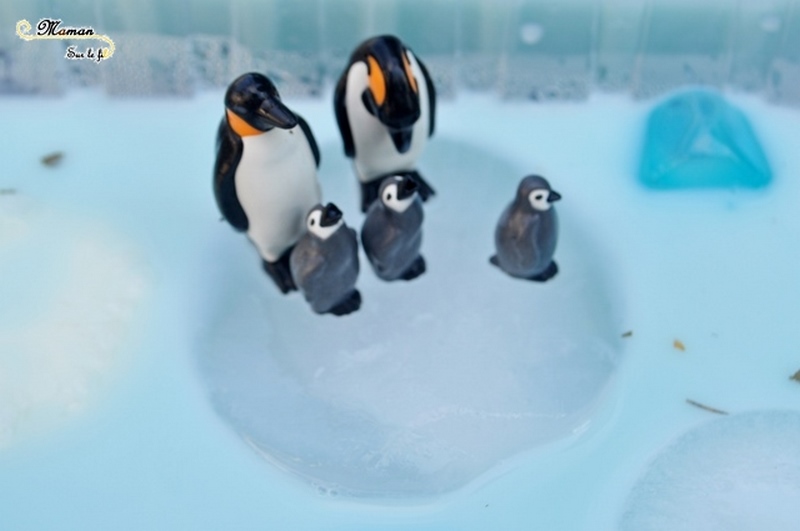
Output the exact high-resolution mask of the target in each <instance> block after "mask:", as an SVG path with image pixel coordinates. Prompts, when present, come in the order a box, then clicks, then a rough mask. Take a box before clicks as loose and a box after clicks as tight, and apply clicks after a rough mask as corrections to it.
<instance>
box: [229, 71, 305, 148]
mask: <svg viewBox="0 0 800 531" xmlns="http://www.w3.org/2000/svg"><path fill="white" fill-rule="evenodd" d="M225 108H226V110H227V118H228V124H229V125H230V126H231V129H233V130H234V132H236V134H238V135H239V136H250V135H257V134H260V133H265V132H267V131H269V130H270V129H272V128H273V127H278V128H280V129H291V128H292V127H294V126H296V125H297V124H298V121H297V117H296V116H295V114H294V113H293V112H292V111H290V110H289V108H288V107H286V105H284V104H283V102H281V97H280V95H279V94H278V89H276V88H275V85H273V84H272V81H270V80H269V78H268V77H267V76H264V75H262V74H258V73H255V72H251V73H249V74H244V75H242V76H239V77H238V78H236V79H235V80H234V81H233V83H231V84H230V86H229V87H228V91H227V92H226V93H225Z"/></svg>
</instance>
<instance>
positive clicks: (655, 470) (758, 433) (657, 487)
mask: <svg viewBox="0 0 800 531" xmlns="http://www.w3.org/2000/svg"><path fill="white" fill-rule="evenodd" d="M798 507H800V413H797V412H790V411H764V412H756V413H747V414H741V415H736V416H733V417H729V418H723V419H720V420H716V421H714V422H710V423H708V424H705V425H703V426H700V427H699V428H696V429H694V430H692V431H690V432H689V433H687V434H686V435H684V436H682V437H680V438H679V439H678V440H677V441H676V442H675V443H674V444H672V445H671V446H669V447H668V448H667V449H666V450H664V451H663V452H662V453H661V454H660V455H659V456H658V457H657V458H656V459H655V460H654V461H653V463H652V464H651V465H650V466H649V467H648V469H647V471H646V472H645V474H644V475H643V476H642V478H641V479H640V480H639V481H638V483H637V484H636V485H635V486H634V488H633V490H632V491H631V494H630V496H629V498H628V502H627V506H626V511H625V513H624V515H623V517H622V521H621V525H620V529H622V530H631V531H633V530H636V531H648V530H651V529H652V530H656V529H659V530H660V529H703V530H704V531H716V530H719V531H736V530H743V531H744V530H750V529H769V530H770V531H792V530H795V529H797V528H798V526H799V525H800V519H799V518H800V516H798V515H800V513H798Z"/></svg>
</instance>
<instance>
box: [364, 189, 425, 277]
mask: <svg viewBox="0 0 800 531" xmlns="http://www.w3.org/2000/svg"><path fill="white" fill-rule="evenodd" d="M423 217H424V216H423V211H422V201H421V200H420V198H419V194H418V193H417V184H416V183H415V182H414V180H413V179H412V178H411V177H410V176H407V175H394V176H392V177H387V178H386V179H384V180H383V182H382V183H381V186H380V190H379V192H378V200H377V201H373V202H372V204H371V205H370V207H369V209H368V210H367V218H366V219H365V220H364V225H363V226H362V227H361V243H362V244H363V245H364V251H365V252H366V253H367V258H368V259H369V262H370V264H372V269H373V270H374V271H375V274H376V275H378V277H380V278H382V279H383V280H412V279H414V278H417V277H418V276H420V275H421V274H422V273H424V272H425V259H424V258H423V257H422V256H421V255H420V254H419V250H420V247H421V246H422V220H423Z"/></svg>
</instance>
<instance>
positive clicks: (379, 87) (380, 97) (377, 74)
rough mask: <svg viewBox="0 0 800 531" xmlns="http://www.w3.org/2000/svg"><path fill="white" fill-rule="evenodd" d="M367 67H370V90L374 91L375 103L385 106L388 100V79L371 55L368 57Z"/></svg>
mask: <svg viewBox="0 0 800 531" xmlns="http://www.w3.org/2000/svg"><path fill="white" fill-rule="evenodd" d="M367 65H369V90H370V91H372V97H373V98H375V103H377V104H378V105H383V102H384V101H385V100H386V78H384V77H383V70H381V67H380V65H379V64H378V61H377V60H375V58H374V57H372V56H371V55H368V56H367Z"/></svg>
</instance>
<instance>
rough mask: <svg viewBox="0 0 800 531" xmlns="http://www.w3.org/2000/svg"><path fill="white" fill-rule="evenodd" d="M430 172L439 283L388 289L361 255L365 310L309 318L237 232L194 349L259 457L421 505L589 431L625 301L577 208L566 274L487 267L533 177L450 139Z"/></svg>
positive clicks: (430, 275) (344, 201) (569, 229)
mask: <svg viewBox="0 0 800 531" xmlns="http://www.w3.org/2000/svg"><path fill="white" fill-rule="evenodd" d="M425 174H426V176H427V177H428V178H429V180H430V182H432V183H433V185H434V187H436V188H437V190H438V195H437V196H436V197H435V198H434V199H433V200H432V201H430V202H429V203H427V204H426V207H425V209H426V220H425V223H424V227H423V235H424V236H423V250H422V254H423V255H424V256H425V258H426V261H427V263H428V271H427V272H426V273H425V274H424V275H423V276H422V277H420V278H419V279H417V280H414V281H411V282H394V283H385V282H382V281H380V280H378V279H377V278H376V277H375V276H374V274H373V273H372V271H371V269H370V268H369V265H368V263H367V262H366V260H365V258H364V256H363V253H362V257H361V262H362V272H361V276H360V278H359V281H358V288H359V289H360V291H361V293H362V296H363V299H364V303H363V306H362V308H361V310H359V311H358V312H356V313H354V314H352V315H349V316H346V317H341V318H336V317H332V316H319V315H315V314H313V313H312V312H311V311H310V309H309V308H308V307H307V305H306V304H305V303H304V302H303V300H302V298H301V297H300V296H299V295H296V294H294V295H292V296H289V297H283V296H280V295H278V294H277V292H276V290H275V289H274V287H273V286H272V285H271V284H270V283H269V282H268V281H267V279H266V278H265V277H264V275H263V273H261V272H260V270H259V268H258V263H257V259H256V257H255V256H254V255H252V250H251V249H249V248H244V247H245V245H244V242H243V241H241V240H238V239H236V238H234V237H233V234H228V233H226V234H224V235H223V236H222V238H224V243H220V245H223V246H224V249H214V250H213V253H214V255H215V256H227V257H229V260H227V262H228V266H227V268H226V269H222V270H221V271H220V272H219V273H218V275H219V276H218V278H216V279H214V281H213V282H211V284H213V285H217V286H218V290H219V294H218V297H217V299H216V300H212V301H211V304H210V306H211V307H214V308H215V312H214V314H213V317H212V318H211V319H210V322H209V327H208V330H207V336H204V338H203V340H202V346H201V347H200V351H201V367H202V373H203V375H204V378H205V380H206V381H207V383H208V385H209V387H210V389H211V392H212V396H213V400H214V403H215V405H216V408H217V409H218V411H219V412H220V413H221V414H222V416H223V417H224V418H226V419H227V420H228V421H229V422H230V423H231V424H232V425H233V427H234V428H235V429H236V430H237V431H238V432H239V433H240V434H241V436H242V437H244V438H246V439H247V440H248V442H249V443H250V444H252V445H253V446H255V447H257V448H258V449H259V450H260V451H261V453H262V454H264V455H267V456H270V458H271V459H273V460H274V461H276V462H278V463H279V464H280V466H282V467H284V468H287V469H290V470H292V471H293V472H295V473H297V474H300V475H301V476H304V477H305V478H307V479H309V480H310V481H312V482H313V483H315V484H318V485H320V486H322V487H323V488H326V489H329V490H333V491H337V492H340V493H350V494H354V495H361V496H377V495H384V496H386V495H388V496H424V495H431V494H436V493H440V492H444V491H449V490H452V489H455V488H457V487H459V486H462V485H464V484H466V483H467V482H469V481H470V480H472V479H474V478H475V477H476V476H478V475H479V474H481V473H482V472H484V471H486V470H487V469H489V468H491V467H492V466H493V465H495V464H497V463H499V462H501V461H503V460H504V459H507V458H509V457H511V456H513V455H515V454H518V453H520V452H523V451H525V450H528V449H531V448H534V447H536V446H537V445H540V444H542V443H545V442H548V441H553V440H556V439H559V438H563V437H566V436H568V435H570V434H571V433H573V432H575V431H576V430H579V429H581V428H582V427H585V425H586V424H587V423H589V422H591V420H592V415H593V413H594V412H595V409H596V408H597V406H598V402H599V400H600V399H601V397H602V396H603V391H604V389H605V388H606V384H607V382H608V380H609V378H610V376H611V375H612V373H613V372H614V368H615V366H616V365H617V362H618V349H619V345H620V341H619V330H620V325H619V323H618V322H616V319H617V313H618V309H619V308H618V303H617V299H616V297H617V296H618V295H619V294H618V293H615V292H614V289H613V287H612V286H613V284H614V282H613V277H610V276H608V275H606V264H605V263H604V260H603V256H604V252H603V250H602V248H601V247H599V246H598V245H597V243H596V242H594V241H592V239H591V238H589V237H587V235H586V233H585V229H586V228H585V227H583V226H581V223H580V222H579V221H577V220H576V219H575V218H574V216H575V212H574V211H573V210H572V209H570V207H569V197H566V198H565V199H564V200H563V201H562V202H561V203H560V204H558V205H557V207H556V208H559V207H560V206H561V205H562V204H563V205H566V206H565V207H564V208H563V210H561V211H560V214H561V220H562V230H561V238H560V243H559V248H558V250H557V252H556V260H557V262H558V263H559V264H560V267H561V272H560V273H559V274H558V275H557V276H556V277H555V278H554V279H553V280H551V281H550V282H548V283H544V284H541V283H535V282H528V281H522V280H516V279H512V278H511V277H509V276H506V275H505V274H504V273H502V272H501V271H500V270H499V269H497V268H495V267H493V266H492V265H490V264H489V261H488V259H489V256H490V255H491V254H493V252H494V251H493V237H492V235H493V231H494V226H495V223H496V222H497V219H498V218H499V216H500V212H501V211H502V210H503V208H504V207H505V206H506V204H507V203H508V202H509V201H510V200H511V199H512V198H513V195H514V193H515V192H516V186H517V183H518V181H519V180H520V179H521V178H522V177H523V175H520V174H518V173H517V172H515V171H514V170H513V168H509V167H508V164H507V163H505V162H504V161H503V160H502V159H498V158H496V157H494V156H491V155H489V154H488V153H486V152H483V151H481V150H480V149H479V148H476V147H475V146H470V145H463V144H459V143H457V142H448V141H446V140H444V141H441V142H440V143H439V145H438V147H437V150H436V155H432V156H431V157H429V158H428V159H427V163H426V166H425ZM337 178H339V179H340V182H339V183H337V184H338V186H336V188H337V189H340V190H341V189H344V190H346V191H352V192H353V193H352V194H351V195H352V197H350V195H348V196H346V197H345V194H341V198H339V199H337V202H339V204H340V206H342V205H346V206H345V207H343V210H344V211H345V220H346V222H347V223H348V224H350V225H351V226H355V227H356V228H358V227H359V226H360V223H361V222H362V219H363V218H362V216H361V215H358V214H356V213H357V212H358V210H357V209H356V208H355V205H356V202H355V198H356V195H355V193H354V192H355V190H354V186H352V187H351V186H350V184H351V183H350V181H351V180H352V179H353V178H352V176H351V175H350V174H349V173H345V174H342V175H340V176H338V177H337ZM558 181H559V179H558V176H551V182H552V183H553V186H554V188H556V189H558ZM329 188H330V187H329ZM234 240H235V241H234ZM231 242H233V243H231ZM234 244H235V245H237V246H239V247H241V248H242V249H241V250H238V251H237V250H234V249H232V246H233V245H234Z"/></svg>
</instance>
